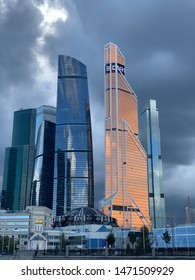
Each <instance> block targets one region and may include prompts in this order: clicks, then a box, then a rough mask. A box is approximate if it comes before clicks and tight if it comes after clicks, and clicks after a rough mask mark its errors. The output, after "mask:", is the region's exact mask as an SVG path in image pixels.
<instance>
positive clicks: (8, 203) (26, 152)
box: [2, 109, 36, 211]
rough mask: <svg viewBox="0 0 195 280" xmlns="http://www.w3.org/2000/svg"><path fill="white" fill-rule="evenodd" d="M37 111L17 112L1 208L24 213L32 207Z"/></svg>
mask: <svg viewBox="0 0 195 280" xmlns="http://www.w3.org/2000/svg"><path fill="white" fill-rule="evenodd" d="M35 121H36V109H27V110H19V111H16V112H14V122H13V133H12V147H9V148H6V150H5V161H4V174H3V188H2V194H3V199H2V208H4V209H10V210H14V211H18V210H24V209H25V208H26V206H27V205H29V203H30V192H31V184H32V174H33V163H34V155H35Z"/></svg>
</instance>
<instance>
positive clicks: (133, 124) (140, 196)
mask: <svg viewBox="0 0 195 280" xmlns="http://www.w3.org/2000/svg"><path fill="white" fill-rule="evenodd" d="M105 107H106V108H105V110H106V120H105V162H106V166H105V198H104V199H103V200H102V201H101V205H102V207H103V211H104V213H105V214H106V215H108V216H111V217H113V218H116V219H117V221H118V224H119V225H120V226H122V227H134V228H137V229H140V228H141V227H142V226H143V224H145V225H150V217H149V208H148V185H147V156H146V152H145V150H144V149H143V147H142V145H141V144H140V141H139V139H138V104H137V96H136V94H135V93H134V91H133V89H132V88H131V86H130V85H129V83H128V82H127V80H126V78H125V58H124V56H123V55H122V53H121V52H120V50H119V49H118V47H117V46H116V45H115V44H112V43H109V44H108V45H106V46H105Z"/></svg>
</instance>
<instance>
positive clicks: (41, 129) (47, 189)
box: [31, 105, 56, 209]
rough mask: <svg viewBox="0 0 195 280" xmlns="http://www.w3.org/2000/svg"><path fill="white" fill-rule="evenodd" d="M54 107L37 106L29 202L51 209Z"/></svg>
mask: <svg viewBox="0 0 195 280" xmlns="http://www.w3.org/2000/svg"><path fill="white" fill-rule="evenodd" d="M55 122H56V108H55V107H52V106H46V105H43V106H41V107H39V108H37V116H36V154H35V163H34V172H33V182H32V193H31V204H32V205H36V206H46V207H48V208H50V209H52V202H53V170H54V147H55Z"/></svg>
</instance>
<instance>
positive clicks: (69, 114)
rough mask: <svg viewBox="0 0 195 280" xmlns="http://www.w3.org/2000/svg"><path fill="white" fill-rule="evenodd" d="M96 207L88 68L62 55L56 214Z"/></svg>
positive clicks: (58, 108)
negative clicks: (80, 208) (79, 208)
mask: <svg viewBox="0 0 195 280" xmlns="http://www.w3.org/2000/svg"><path fill="white" fill-rule="evenodd" d="M85 206H89V207H93V206H94V178H93V151H92V132H91V117H90V104H89V95H88V83H87V70H86V66H85V65H84V64H83V63H81V62H80V61H78V60H76V59H75V58H72V57H69V56H64V55H59V56H58V88H57V108H56V137H55V160H54V191H53V213H54V215H56V216H59V215H61V214H62V213H64V212H67V211H69V210H72V209H74V208H77V207H85Z"/></svg>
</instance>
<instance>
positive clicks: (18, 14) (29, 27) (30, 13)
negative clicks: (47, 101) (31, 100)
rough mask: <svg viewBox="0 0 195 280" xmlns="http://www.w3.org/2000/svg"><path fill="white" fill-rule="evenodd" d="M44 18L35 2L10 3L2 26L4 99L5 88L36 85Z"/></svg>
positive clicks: (0, 63) (0, 68) (0, 66)
mask: <svg viewBox="0 0 195 280" xmlns="http://www.w3.org/2000/svg"><path fill="white" fill-rule="evenodd" d="M40 20H41V15H40V13H38V10H37V9H35V8H34V7H33V6H32V5H31V1H30V0H27V1H22V0H18V1H17V2H16V3H15V4H14V2H13V1H10V2H9V1H8V2H7V12H5V15H4V17H3V19H2V20H1V22H0V38H2V40H1V44H0V73H1V77H3V79H1V80H0V85H1V95H2V94H7V91H6V90H5V91H4V90H2V83H4V82H8V84H7V85H5V84H4V86H19V85H20V84H27V83H29V82H32V81H31V80H32V79H33V73H34V72H35V60H34V55H33V51H32V50H33V47H34V46H35V44H36V39H37V37H38V36H39V35H40V30H39V28H38V26H39V23H40Z"/></svg>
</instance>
